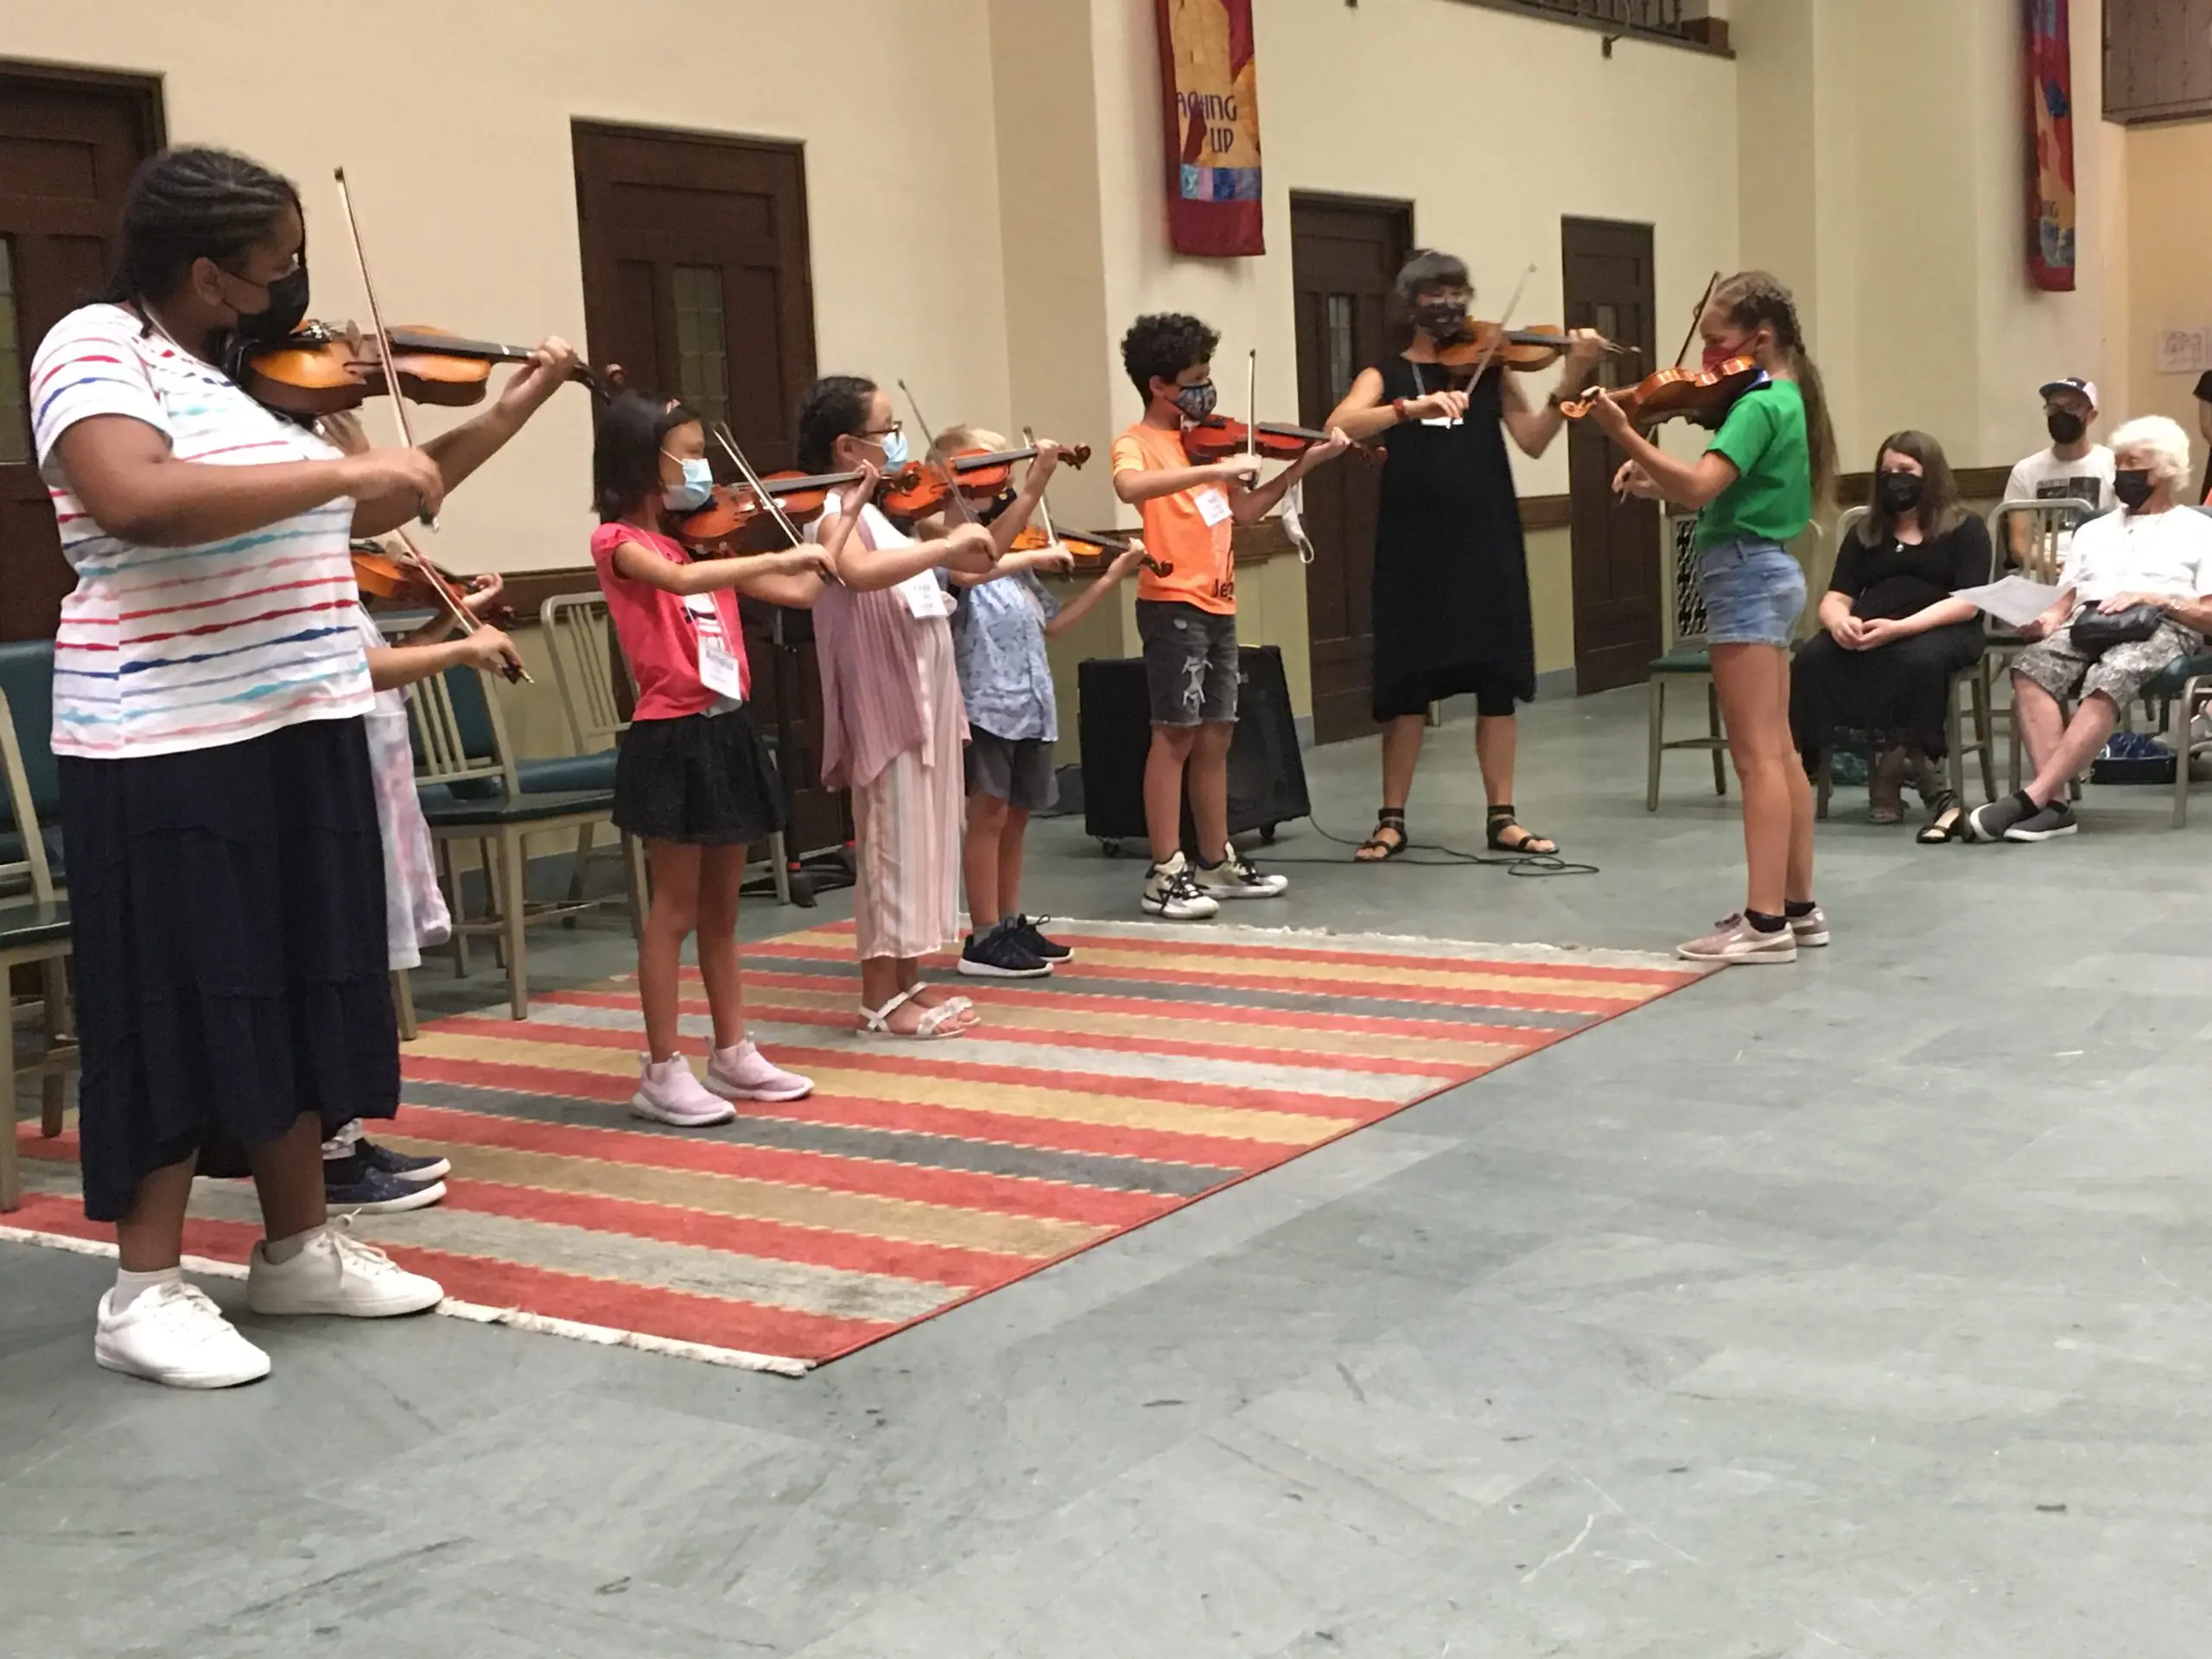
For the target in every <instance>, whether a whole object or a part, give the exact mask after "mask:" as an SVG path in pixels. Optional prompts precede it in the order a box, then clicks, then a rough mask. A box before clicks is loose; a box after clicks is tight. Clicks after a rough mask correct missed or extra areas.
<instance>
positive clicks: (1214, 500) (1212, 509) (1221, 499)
mask: <svg viewBox="0 0 2212 1659" xmlns="http://www.w3.org/2000/svg"><path fill="white" fill-rule="evenodd" d="M1191 499H1192V502H1193V503H1194V504H1195V505H1197V507H1198V517H1199V518H1203V519H1205V523H1206V528H1207V529H1209V530H1211V529H1212V528H1213V527H1214V526H1215V525H1216V524H1226V523H1227V522H1228V521H1229V516H1230V514H1229V497H1228V495H1227V494H1226V493H1224V492H1222V491H1220V490H1217V489H1204V490H1199V491H1197V492H1195V493H1193V494H1192V497H1191Z"/></svg>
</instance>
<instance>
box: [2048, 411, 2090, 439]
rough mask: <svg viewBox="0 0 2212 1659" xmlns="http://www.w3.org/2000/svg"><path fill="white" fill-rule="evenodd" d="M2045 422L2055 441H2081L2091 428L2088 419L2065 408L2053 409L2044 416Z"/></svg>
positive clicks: (2051, 437)
mask: <svg viewBox="0 0 2212 1659" xmlns="http://www.w3.org/2000/svg"><path fill="white" fill-rule="evenodd" d="M2043 423H2044V426H2045V427H2046V428H2048V429H2050V441H2051V442H2053V443H2079V442H2082V434H2083V433H2084V432H2087V431H2088V429H2089V423H2088V422H2087V421H2085V420H2083V419H2082V417H2081V416H2079V415H2076V414H2074V413H2073V412H2072V411H2071V410H2063V409H2054V410H2051V411H2050V413H2049V414H2048V415H2045V416H2044V417H2043Z"/></svg>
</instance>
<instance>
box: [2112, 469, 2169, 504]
mask: <svg viewBox="0 0 2212 1659" xmlns="http://www.w3.org/2000/svg"><path fill="white" fill-rule="evenodd" d="M2157 488H2158V486H2157V485H2155V484H2153V483H2152V481H2151V474H2148V473H2146V472H2145V471H2144V470H2143V469H2142V468H2141V467H2121V468H2120V470H2119V471H2118V472H2116V473H2114V474H2113V475H2112V493H2113V494H2114V495H2116V496H2118V497H2119V498H2120V505H2121V506H2123V507H2126V509H2127V510H2128V511H2129V512H2140V511H2141V509H2142V506H2143V504H2144V503H2145V501H2148V500H2149V499H2151V496H2152V493H2153V492H2154V491H2155V490H2156V489H2157Z"/></svg>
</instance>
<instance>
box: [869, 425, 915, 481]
mask: <svg viewBox="0 0 2212 1659" xmlns="http://www.w3.org/2000/svg"><path fill="white" fill-rule="evenodd" d="M877 442H880V444H881V445H882V446H883V466H884V470H885V471H886V472H893V473H895V472H897V471H898V470H899V468H900V467H904V466H905V465H906V460H907V456H908V454H909V451H908V450H907V448H906V434H905V433H904V432H887V433H885V434H884V435H883V436H882V437H881V438H880V439H878V440H877Z"/></svg>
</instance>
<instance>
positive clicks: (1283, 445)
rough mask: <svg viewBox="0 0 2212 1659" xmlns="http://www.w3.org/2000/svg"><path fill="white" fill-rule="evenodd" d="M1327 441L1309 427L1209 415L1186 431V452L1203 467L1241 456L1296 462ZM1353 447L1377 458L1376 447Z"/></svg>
mask: <svg viewBox="0 0 2212 1659" xmlns="http://www.w3.org/2000/svg"><path fill="white" fill-rule="evenodd" d="M1328 441H1329V435H1328V434H1327V433H1326V432H1317V431H1315V430H1314V429H1313V428H1312V427H1310V426H1286V425H1284V424H1282V423H1281V422H1277V421H1256V422H1252V423H1246V422H1243V421H1239V420H1233V419H1231V418H1230V416H1226V415H1209V416H1206V417H1205V419H1204V420H1203V421H1199V422H1198V423H1196V424H1194V425H1190V426H1185V428H1184V429H1183V449H1184V453H1185V454H1188V455H1189V456H1190V457H1191V459H1192V461H1196V462H1197V463H1198V465H1200V466H1202V467H1203V466H1205V465H1208V464H1209V463H1211V462H1213V461H1234V460H1236V457H1237V456H1239V455H1254V456H1256V457H1258V458H1259V459H1260V460H1262V461H1296V460H1297V459H1298V458H1299V457H1300V455H1302V454H1305V453H1306V451H1307V450H1308V449H1311V448H1313V446H1314V445H1315V444H1317V443H1326V442H1328ZM1352 448H1353V449H1355V450H1357V452H1358V453H1359V454H1362V455H1363V456H1365V457H1366V458H1367V459H1368V460H1370V461H1374V460H1376V459H1378V455H1377V453H1376V448H1375V446H1374V445H1373V444H1370V443H1355V444H1354V445H1352Z"/></svg>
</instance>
